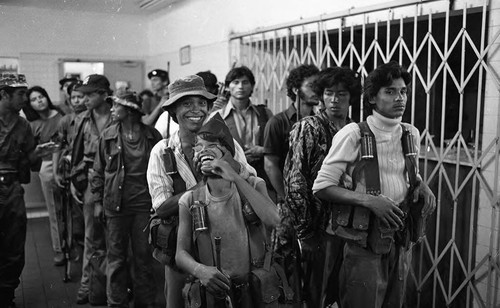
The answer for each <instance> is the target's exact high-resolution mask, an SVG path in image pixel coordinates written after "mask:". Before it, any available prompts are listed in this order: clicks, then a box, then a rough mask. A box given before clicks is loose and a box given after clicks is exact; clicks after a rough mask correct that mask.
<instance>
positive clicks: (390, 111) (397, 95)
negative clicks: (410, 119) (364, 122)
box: [370, 78, 408, 119]
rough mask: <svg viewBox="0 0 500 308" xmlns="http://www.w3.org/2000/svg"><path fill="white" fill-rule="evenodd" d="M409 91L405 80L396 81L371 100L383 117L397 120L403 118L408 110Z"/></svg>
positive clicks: (383, 88) (381, 89)
mask: <svg viewBox="0 0 500 308" xmlns="http://www.w3.org/2000/svg"><path fill="white" fill-rule="evenodd" d="M407 92H408V89H407V87H406V84H405V82H404V80H403V78H398V79H394V80H393V81H392V83H391V84H390V85H389V86H387V87H382V88H380V90H379V91H378V93H377V95H376V96H375V97H373V98H372V99H371V100H370V104H373V105H375V108H374V110H376V111H377V112H378V113H380V114H381V115H383V116H385V117H387V118H390V119H395V118H399V117H402V116H403V113H404V112H405V109H406V101H407Z"/></svg>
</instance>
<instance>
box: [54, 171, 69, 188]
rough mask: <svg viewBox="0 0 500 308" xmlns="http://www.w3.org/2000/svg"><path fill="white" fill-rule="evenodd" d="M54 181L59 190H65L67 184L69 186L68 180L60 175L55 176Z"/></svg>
mask: <svg viewBox="0 0 500 308" xmlns="http://www.w3.org/2000/svg"><path fill="white" fill-rule="evenodd" d="M54 181H55V182H56V185H57V186H58V187H59V188H65V187H66V184H68V180H65V179H64V177H63V176H62V175H60V174H57V173H56V174H54Z"/></svg>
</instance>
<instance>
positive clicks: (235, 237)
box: [179, 176, 264, 277]
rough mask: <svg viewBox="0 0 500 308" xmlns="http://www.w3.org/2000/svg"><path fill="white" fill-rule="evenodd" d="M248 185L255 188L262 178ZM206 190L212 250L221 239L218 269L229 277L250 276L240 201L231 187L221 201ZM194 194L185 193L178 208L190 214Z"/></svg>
mask: <svg viewBox="0 0 500 308" xmlns="http://www.w3.org/2000/svg"><path fill="white" fill-rule="evenodd" d="M247 181H248V183H249V184H250V185H252V187H254V188H256V187H257V184H258V183H259V182H263V181H264V180H262V179H261V178H258V177H254V176H251V177H249V178H248V180H247ZM204 189H205V200H198V201H203V202H205V204H207V208H206V209H207V214H208V220H209V222H210V224H209V225H210V238H211V239H212V247H215V243H214V240H213V238H214V237H215V236H220V238H221V268H222V270H223V271H224V273H226V274H227V275H229V277H237V276H243V275H245V274H248V272H250V248H249V246H248V243H249V240H248V232H247V227H246V224H245V220H244V218H243V212H242V206H241V198H240V195H239V193H238V190H237V189H236V186H235V184H234V183H231V189H230V191H229V192H228V193H227V194H226V195H224V196H220V197H216V196H213V195H211V194H210V191H209V189H208V186H205V187H204ZM193 201H195V200H193V194H192V193H186V194H184V195H183V196H182V197H181V198H180V199H179V206H182V207H184V208H186V209H187V210H188V212H189V208H190V206H191V205H192V204H193Z"/></svg>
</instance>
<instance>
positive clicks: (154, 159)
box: [147, 131, 257, 210]
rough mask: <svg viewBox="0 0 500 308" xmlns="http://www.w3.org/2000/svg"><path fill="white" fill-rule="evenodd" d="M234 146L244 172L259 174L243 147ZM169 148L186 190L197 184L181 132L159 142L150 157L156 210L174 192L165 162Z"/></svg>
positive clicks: (153, 198) (149, 179)
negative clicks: (248, 161) (183, 146)
mask: <svg viewBox="0 0 500 308" xmlns="http://www.w3.org/2000/svg"><path fill="white" fill-rule="evenodd" d="M234 145H235V155H234V159H235V160H236V161H237V162H239V163H240V165H241V168H242V171H245V170H246V171H248V172H249V173H250V174H251V175H256V174H257V173H256V171H255V169H254V168H253V167H252V166H250V165H249V164H248V163H247V161H246V158H245V153H244V152H243V149H242V148H241V146H239V145H238V143H237V142H236V141H235V142H234ZM167 147H170V148H172V150H173V152H174V155H175V161H176V164H177V170H178V172H179V175H180V176H181V178H182V179H183V180H184V182H186V189H190V188H192V187H194V186H195V185H196V183H197V182H196V177H195V176H194V174H193V172H192V171H191V168H190V167H189V164H188V162H187V160H186V157H185V156H184V153H183V152H182V144H181V139H180V137H179V131H176V132H175V133H174V134H173V135H172V136H171V137H170V139H168V140H167V139H164V140H161V141H160V142H158V143H157V144H156V145H155V146H154V147H153V149H152V150H151V155H150V157H149V164H148V172H147V179H148V186H149V193H150V194H151V199H152V201H153V208H154V209H155V210H156V209H157V208H158V207H159V206H160V205H162V204H163V203H164V202H165V201H166V200H167V199H168V198H170V197H172V196H173V192H174V188H173V181H172V177H171V176H170V175H169V174H168V173H167V171H166V169H165V162H164V160H163V154H164V153H165V149H166V148H167ZM240 173H241V172H240Z"/></svg>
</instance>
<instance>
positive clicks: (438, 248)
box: [230, 0, 500, 307]
mask: <svg viewBox="0 0 500 308" xmlns="http://www.w3.org/2000/svg"><path fill="white" fill-rule="evenodd" d="M454 2H455V1H438V0H427V1H426V0H420V1H415V0H413V1H412V0H399V1H392V2H389V3H387V4H381V5H376V6H371V7H366V8H361V9H351V10H348V11H343V12H338V13H335V14H330V15H322V16H320V17H318V18H311V19H302V20H300V21H297V22H293V23H289V24H282V25H278V26H275V27H269V28H261V29H257V30H255V31H252V32H248V33H237V34H233V35H231V37H230V57H231V59H232V60H233V61H234V62H235V63H236V64H237V65H246V66H248V67H249V68H250V69H251V70H252V71H253V72H254V74H255V76H256V82H257V83H256V86H255V89H254V93H253V97H254V100H256V101H258V102H260V103H266V104H267V105H268V107H269V108H271V110H273V112H275V113H277V112H279V111H282V110H284V109H286V107H287V106H288V104H289V101H288V100H287V97H286V77H287V75H288V72H289V71H290V70H291V69H292V68H294V67H296V66H298V65H300V64H303V63H307V64H315V65H316V66H318V67H319V68H325V67H330V66H347V67H350V68H351V69H353V70H354V71H356V72H357V73H358V74H359V77H360V78H361V81H362V82H363V80H364V78H365V77H366V76H367V74H368V73H369V72H370V71H371V70H372V69H373V68H375V67H376V66H378V65H380V64H381V63H384V62H388V61H390V60H396V61H398V62H399V63H401V64H403V65H404V66H406V67H407V68H408V71H409V72H410V74H411V75H412V83H411V85H410V93H409V99H408V106H407V112H406V113H405V116H404V119H403V120H404V121H405V122H410V123H412V124H414V125H415V126H416V127H417V128H418V129H419V130H420V132H421V151H420V173H421V175H422V178H423V179H424V180H425V181H426V183H428V185H429V186H430V187H431V188H432V190H433V191H434V193H435V195H436V198H437V201H438V207H437V209H436V212H435V213H434V215H433V217H432V219H431V221H429V224H428V227H427V236H426V238H425V239H424V240H423V241H422V242H420V243H418V244H416V245H415V246H414V247H413V249H414V251H415V253H414V258H413V263H412V267H411V270H410V274H409V277H408V292H407V293H408V296H407V307H500V298H499V296H498V293H499V292H498V290H499V288H500V279H499V278H500V263H499V254H500V251H499V246H500V236H499V235H500V215H499V214H500V213H499V200H500V194H499V171H500V160H499V152H500V144H499V137H498V136H499V135H500V121H499V118H500V116H499V115H500V113H499V107H498V105H499V91H500V77H499V76H500V64H499V63H500V48H499V46H500V38H499V37H500V22H498V21H496V20H497V19H498V20H500V14H498V12H500V5H499V4H495V3H494V2H496V0H495V1H493V0H491V1H488V0H484V1H483V0H476V1H473V2H474V4H469V5H465V4H464V5H461V7H460V8H458V7H455V5H454ZM495 6H496V8H494V7H495ZM494 13H495V14H496V16H497V17H496V18H495V16H494ZM495 24H496V25H495ZM365 117H366V115H365V114H363V108H362V102H361V103H360V105H359V106H351V118H352V119H353V120H355V121H360V120H362V119H364V118H365Z"/></svg>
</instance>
